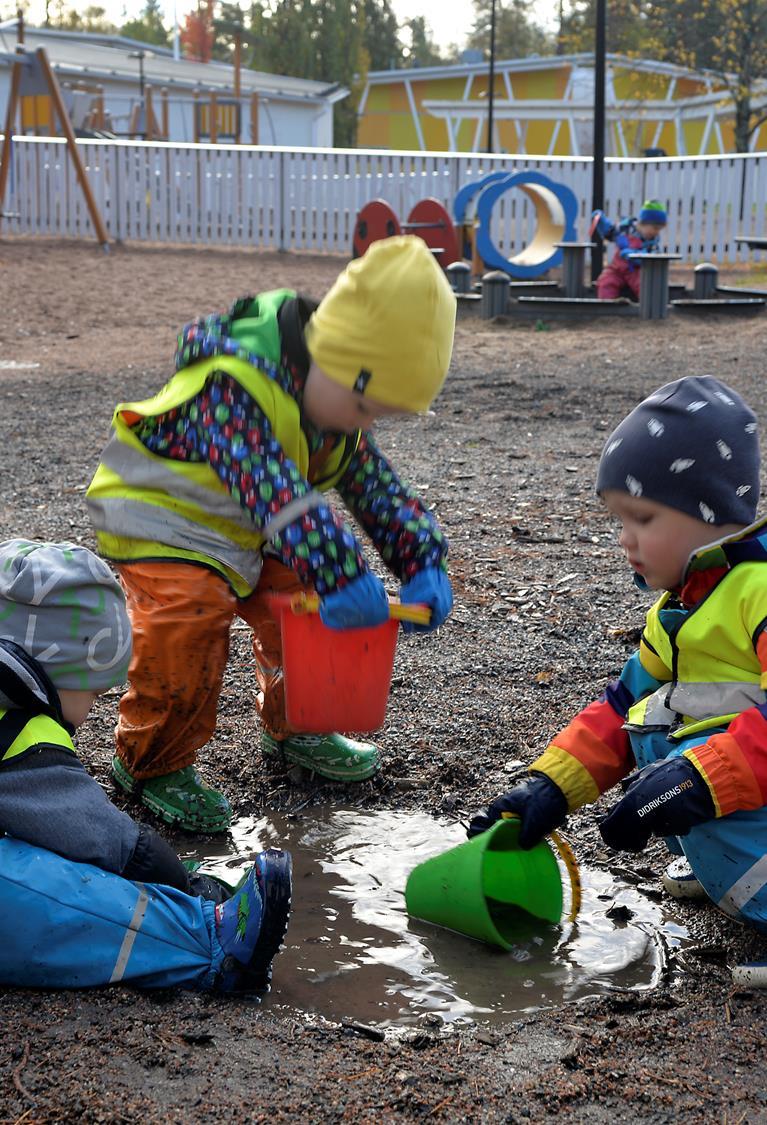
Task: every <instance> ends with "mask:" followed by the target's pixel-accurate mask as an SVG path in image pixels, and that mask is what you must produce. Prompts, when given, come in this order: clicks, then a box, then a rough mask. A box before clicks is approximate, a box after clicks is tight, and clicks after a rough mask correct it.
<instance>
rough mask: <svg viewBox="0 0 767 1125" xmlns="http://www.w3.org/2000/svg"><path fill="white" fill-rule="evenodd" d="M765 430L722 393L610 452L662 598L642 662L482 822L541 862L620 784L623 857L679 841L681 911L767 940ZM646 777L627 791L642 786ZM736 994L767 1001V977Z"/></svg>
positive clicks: (703, 395)
mask: <svg viewBox="0 0 767 1125" xmlns="http://www.w3.org/2000/svg"><path fill="white" fill-rule="evenodd" d="M759 470H760V457H759V441H758V436H757V421H756V418H755V416H754V413H753V412H752V410H751V409H750V408H749V407H748V406H747V405H746V403H745V402H744V401H743V399H742V398H741V397H740V395H739V394H738V393H737V392H736V391H734V390H733V389H732V388H730V387H728V386H725V385H724V384H723V383H721V382H719V380H717V379H715V378H712V377H695V376H694V377H688V378H684V379H678V380H676V381H675V382H673V383H668V384H666V385H665V386H663V387H660V388H659V389H658V390H656V391H654V392H653V393H652V394H651V395H649V396H648V397H647V398H646V399H644V400H643V401H642V402H641V403H640V404H639V405H638V406H637V407H636V408H635V409H634V410H633V411H632V412H631V413H630V414H629V415H628V416H627V417H626V418H625V419H624V420H623V421H622V422H621V423H620V425H618V426H617V428H616V429H615V430H614V431H613V433H612V434H611V435H610V437H609V438H608V440H607V443H606V445H605V447H604V450H603V451H602V456H601V458H600V462H599V469H598V473H597V486H596V487H597V492H598V494H599V495H600V496H601V498H602V500H603V501H604V503H605V505H606V507H607V509H608V510H609V511H610V512H611V513H612V515H613V516H615V517H616V518H617V520H618V522H619V524H620V535H619V540H618V542H619V544H620V546H621V548H622V550H623V552H624V555H625V558H626V561H627V562H628V564H629V566H630V568H631V570H632V571H633V572H634V578H635V581H636V582H637V584H638V585H639V586H640V587H642V588H643V589H651V590H654V591H656V593H657V594H658V595H659V596H658V598H657V601H656V602H655V604H654V605H653V606H652V607H651V609H650V610H649V612H648V614H647V619H646V623H645V628H644V632H643V636H642V640H641V644H640V647H639V650H638V651H637V652H635V653H634V654H633V655H632V656H631V657H630V658H629V660H628V661H627V662H626V665H625V666H624V668H623V671H622V673H621V675H620V678H619V679H617V680H615V681H613V682H612V683H610V684H609V685H608V687H607V689H606V691H605V692H604V694H603V695H602V697H601V698H600V699H599V700H598V701H597V702H595V703H592V704H590V705H589V706H588V707H586V708H585V710H584V711H582V712H581V713H580V714H579V715H577V716H576V717H575V718H574V719H573V720H572V722H571V723H570V724H569V725H568V726H567V727H566V728H565V729H564V730H563V731H561V732H560V733H559V734H558V735H556V736H555V737H554V738H553V739H552V741H551V743H550V744H549V746H548V747H547V749H546V750H545V751H544V752H543V754H542V755H541V756H540V757H539V758H538V759H537V760H536V761H534V762H533V763H532V765H531V766H530V768H529V771H528V772H527V773H526V774H525V775H524V776H523V777H522V779H520V780H519V781H518V782H517V783H516V784H515V785H514V787H513V788H512V789H511V790H510V791H509V792H508V793H506V794H505V795H504V796H502V797H499V798H498V799H497V800H495V801H493V803H492V804H491V805H490V806H489V807H488V808H487V809H485V810H483V811H482V812H481V813H479V814H478V815H477V816H475V817H474V819H473V820H472V822H471V825H470V828H469V835H472V836H473V835H476V834H478V833H479V832H482V831H485V830H486V829H487V828H489V827H490V826H491V824H493V823H494V822H495V821H496V820H498V819H499V818H500V817H501V816H502V815H503V813H514V814H516V815H518V816H519V817H520V818H521V821H522V825H521V830H520V837H519V839H520V844H521V846H522V847H532V846H533V845H534V844H535V843H537V842H538V841H539V840H540V839H541V838H542V837H543V836H545V835H547V834H548V833H549V832H551V831H552V830H553V829H555V828H557V827H558V826H559V825H561V824H562V823H564V820H565V817H566V814H567V812H568V811H572V810H574V809H577V808H579V807H580V806H581V805H584V804H586V803H588V802H591V801H594V800H596V799H597V797H598V796H599V795H600V793H603V792H605V791H606V790H608V789H610V788H611V787H612V786H613V785H615V784H616V783H617V782H621V784H622V787H623V790H624V795H623V797H622V799H621V800H619V801H618V803H617V804H616V805H614V807H613V808H612V809H611V811H610V813H609V814H608V816H607V817H606V818H604V819H603V820H602V821H601V823H600V831H601V833H602V836H603V838H604V840H605V842H606V843H607V844H608V845H609V846H610V847H612V848H615V849H618V850H626V851H633V852H639V851H642V850H643V849H644V848H645V847H646V846H647V844H648V842H649V839H650V837H651V836H661V837H664V838H665V839H666V843H667V844H668V846H669V848H670V850H671V851H672V853H676V854H677V855H680V856H683V858H682V859H681V860H677V861H676V862H675V863H672V864H671V866H670V867H669V868H668V869H667V871H666V874H665V876H664V879H663V883H664V886H665V887H666V890H667V891H668V892H669V893H670V894H672V895H674V896H675V897H678V898H682V897H690V898H692V897H698V898H704V899H705V898H707V897H708V898H709V899H711V900H712V901H713V902H715V903H716V904H717V905H718V906H719V907H720V908H721V909H722V910H724V911H725V912H726V913H728V914H730V915H732V916H733V917H735V918H737V919H739V920H740V921H744V922H748V923H750V924H751V925H753V926H755V927H756V928H758V929H760V930H762V931H764V932H766V933H767V865H766V864H765V861H764V857H765V855H767V693H766V692H765V686H767V519H765V518H764V517H762V518H761V519H757V505H758V500H759ZM637 769H638V772H636V773H634V774H633V775H632V776H630V777H628V776H627V775H628V774H630V773H631V771H632V770H637ZM734 975H735V979H736V983H740V984H749V985H751V986H752V987H754V986H758V985H762V986H767V962H765V963H757V964H751V965H747V966H738V967H736V968H735V970H734Z"/></svg>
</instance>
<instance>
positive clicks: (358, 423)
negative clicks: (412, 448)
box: [304, 363, 404, 434]
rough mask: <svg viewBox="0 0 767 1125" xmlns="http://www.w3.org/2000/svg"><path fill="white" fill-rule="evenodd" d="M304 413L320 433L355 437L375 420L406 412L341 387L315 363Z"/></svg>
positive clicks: (307, 385) (308, 384) (305, 397)
mask: <svg viewBox="0 0 767 1125" xmlns="http://www.w3.org/2000/svg"><path fill="white" fill-rule="evenodd" d="M304 413H305V414H306V416H307V418H308V419H309V421H310V422H311V423H312V424H313V425H315V426H316V427H317V429H318V430H330V432H331V433H340V434H353V433H355V432H356V431H357V430H369V429H370V427H371V426H372V425H373V422H375V420H376V418H383V417H384V416H385V415H390V414H402V413H404V411H402V410H398V409H397V408H396V407H394V406H385V405H384V404H383V403H382V402H376V400H375V399H373V398H368V396H367V395H364V394H360V393H359V392H358V391H352V390H349V388H348V387H342V386H341V384H340V383H336V381H335V380H334V379H331V378H330V376H328V375H326V374H325V372H324V371H323V370H322V368H320V367H318V366H317V365H316V363H313V364H312V365H311V367H310V368H309V374H308V376H307V378H306V385H305V387H304Z"/></svg>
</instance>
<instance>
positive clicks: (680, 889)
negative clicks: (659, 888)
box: [661, 856, 708, 899]
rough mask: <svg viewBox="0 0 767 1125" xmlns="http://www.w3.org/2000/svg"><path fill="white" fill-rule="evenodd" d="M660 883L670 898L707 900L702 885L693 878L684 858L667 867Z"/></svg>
mask: <svg viewBox="0 0 767 1125" xmlns="http://www.w3.org/2000/svg"><path fill="white" fill-rule="evenodd" d="M661 882H662V883H663V886H664V887H665V889H666V890H667V891H668V893H669V894H670V895H671V897H672V898H686V899H704V898H708V895H707V894H706V892H705V891H704V889H703V884H702V883H701V882H700V881H699V880H698V879H696V878H695V875H694V873H693V870H692V868H691V867H690V865H689V863H688V862H687V860H686V859H685V858H684V856H681V857H680V858H679V859H675V860H674V862H673V863H670V864H669V865H668V867H667V868H666V870H665V871H664V873H663V877H662V879H661Z"/></svg>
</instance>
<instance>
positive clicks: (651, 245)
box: [589, 199, 668, 301]
mask: <svg viewBox="0 0 767 1125" xmlns="http://www.w3.org/2000/svg"><path fill="white" fill-rule="evenodd" d="M667 222H668V215H667V213H666V209H665V207H664V206H663V204H662V203H660V202H659V201H658V200H657V199H647V200H645V202H644V203H643V204H642V209H641V211H640V212H639V217H638V218H636V217H632V218H630V219H621V221H620V222H619V223H613V222H611V221H610V219H608V218H607V216H606V215H605V214H604V212H602V211H595V212H594V213H593V215H592V216H591V226H590V228H589V237H590V238H591V237H593V236H594V235H595V234H596V235H599V237H600V238H604V239H606V240H607V241H608V242H614V243H615V253H614V254H613V257H612V261H611V262H610V264H609V265H608V266H606V267H605V268H604V269H603V270H602V272H601V273H600V275H599V277H598V278H597V281H596V285H597V297H599V298H600V300H602V301H610V300H615V298H616V297H626V296H628V297H633V298H634V300H636V301H638V300H639V286H640V282H641V277H642V271H641V269H640V268H639V267H638V265H637V263H636V261H632V259H631V255H632V254H654V253H657V252H658V250H659V249H660V243H659V237H660V234H661V232H662V231H663V229H664V227H665V226H666V223H667Z"/></svg>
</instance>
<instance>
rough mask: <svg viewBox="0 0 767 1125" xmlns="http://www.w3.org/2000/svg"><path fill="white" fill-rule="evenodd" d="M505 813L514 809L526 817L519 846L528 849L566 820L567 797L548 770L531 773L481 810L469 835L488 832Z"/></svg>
mask: <svg viewBox="0 0 767 1125" xmlns="http://www.w3.org/2000/svg"><path fill="white" fill-rule="evenodd" d="M504 813H514V814H515V815H516V816H518V817H519V818H520V820H521V821H522V824H521V827H520V830H519V846H520V848H523V849H524V850H525V851H527V850H528V848H533V847H535V845H536V844H537V843H539V842H540V841H541V840H542V839H543V837H544V836H548V835H549V833H550V832H553V831H554V829H555V828H560V827H561V826H562V825H563V824H564V823H565V820H566V819H567V798H566V797H565V795H564V793H563V792H562V790H561V789H560V788H559V786H558V785H556V784H555V783H554V782H553V781H552V780H551V778H550V777H547V776H546V774H545V773H529V774H528V775H527V777H524V778H522V780H521V781H518V782H517V784H516V785H514V786H513V787H512V788H511V789H510V790H509V792H508V793H504V794H503V796H502V797H496V799H495V800H494V801H493V802H492V804H489V805H488V806H487V808H486V809H483V810H482V811H481V812H479V813H477V815H476V816H475V817H473V818H472V820H471V821H470V822H469V829H468V833H467V835H468V836H469V837H470V838H471V837H472V836H478V835H479V834H480V832H486V831H487V829H488V828H492V826H493V825H494V824H495V822H496V821H497V820H500V819H501V817H502V816H503V814H504Z"/></svg>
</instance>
